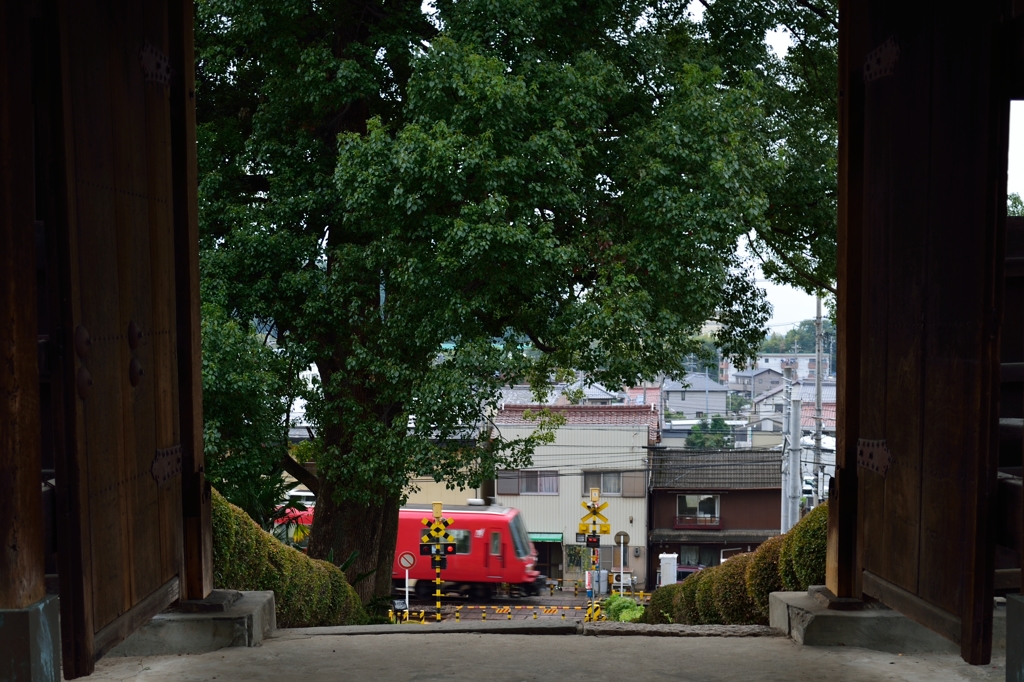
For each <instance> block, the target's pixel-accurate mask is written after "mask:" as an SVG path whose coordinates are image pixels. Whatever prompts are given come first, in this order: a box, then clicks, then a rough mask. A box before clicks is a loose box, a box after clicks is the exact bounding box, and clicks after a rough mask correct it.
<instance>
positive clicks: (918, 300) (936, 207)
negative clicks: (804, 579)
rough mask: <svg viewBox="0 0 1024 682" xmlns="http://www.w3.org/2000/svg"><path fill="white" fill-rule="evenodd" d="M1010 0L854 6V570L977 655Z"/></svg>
mask: <svg viewBox="0 0 1024 682" xmlns="http://www.w3.org/2000/svg"><path fill="white" fill-rule="evenodd" d="M1000 7H1001V5H1000V3H998V2H983V3H977V4H974V5H972V6H971V8H970V10H968V11H963V12H961V11H956V9H955V8H954V6H952V5H948V6H947V5H945V4H943V3H934V2H929V1H926V0H920V1H918V0H901V1H892V0H871V1H870V2H860V3H854V2H848V3H845V5H844V7H843V8H841V15H840V16H841V26H840V31H841V38H840V40H841V44H842V47H841V55H842V56H841V60H842V62H843V67H842V74H841V86H840V90H841V113H840V117H841V121H842V123H841V126H842V131H843V132H842V133H841V134H842V135H843V142H842V143H841V144H843V145H844V148H843V151H842V152H841V168H842V169H843V170H842V171H841V180H840V188H841V189H840V191H841V193H844V198H843V200H841V201H842V202H843V203H841V211H842V212H843V215H842V217H841V225H840V239H841V241H842V242H843V243H842V246H841V252H840V260H841V265H840V273H841V275H840V283H839V285H840V291H841V294H840V296H841V298H842V297H845V300H841V303H840V319H839V326H840V327H844V326H845V327H846V328H845V329H844V330H843V332H844V333H845V339H844V340H841V342H842V343H843V346H842V349H841V352H842V353H844V354H845V358H844V360H841V367H840V369H839V371H840V372H841V373H842V372H844V371H846V372H848V376H846V377H845V381H846V386H845V388H843V387H841V389H842V393H843V394H844V400H845V405H844V407H843V408H842V409H841V413H842V420H843V421H842V424H841V427H840V428H841V430H842V434H841V436H840V444H839V445H840V448H841V449H842V450H843V455H844V457H845V462H842V464H843V466H844V467H845V468H846V469H847V470H849V469H850V468H851V467H854V466H856V473H855V477H853V480H854V481H858V482H859V484H858V485H856V486H855V489H856V491H857V494H858V499H857V500H856V505H855V506H854V507H853V508H854V511H855V514H856V518H857V528H856V530H857V533H858V537H857V542H856V546H857V552H858V553H859V562H858V565H859V569H860V570H859V571H858V573H857V575H855V576H854V577H853V578H851V580H853V581H855V582H859V589H860V590H862V591H863V593H864V594H866V595H869V596H871V597H874V598H876V599H879V600H880V601H882V602H884V603H885V604H887V605H889V606H890V607H892V608H894V609H897V610H899V611H901V612H903V613H904V614H906V615H907V616H909V617H911V618H913V619H914V620H916V621H918V622H919V623H922V624H923V625H925V626H927V627H929V628H931V629H932V630H934V631H936V632H938V633H940V634H942V635H944V636H945V637H947V638H949V639H951V640H953V641H954V642H957V643H959V644H960V646H961V653H962V656H963V658H964V659H965V660H967V661H968V662H971V663H985V662H987V661H988V660H989V657H990V652H991V645H992V602H993V600H992V589H993V588H992V580H993V571H994V567H993V554H992V552H993V549H992V548H993V544H992V537H991V533H990V528H991V521H992V518H991V517H992V511H993V506H994V493H995V478H996V465H997V455H998V391H999V379H998V376H999V374H998V370H999V332H1000V314H1001V305H1002V301H1001V291H1002V286H1001V285H1002V253H1003V248H1004V247H1003V239H1004V237H1003V233H1004V230H1005V206H1006V153H1007V152H1006V139H1007V129H1008V119H1009V104H1008V101H1007V99H1006V96H1005V92H1004V89H1003V85H1002V83H1001V80H1000V70H1001V68H1002V66H1001V63H1002V54H1001V47H1000V46H1001V45H1004V44H1005V41H1004V39H1003V35H1002V30H1003V29H1002V28H1001V26H1003V23H1002V20H1001V17H1000V14H999V10H1000ZM842 478H843V474H842V473H841V474H840V489H839V491H838V493H839V494H838V503H839V505H840V507H842V506H843V502H844V497H845V500H846V502H847V505H846V512H843V514H845V513H847V512H848V510H849V508H850V506H851V505H850V504H849V502H850V498H849V495H850V494H851V490H850V489H849V488H847V489H844V488H843V480H842ZM850 478H851V477H849V476H847V482H848V481H849V480H850ZM842 522H843V519H842V518H840V523H842ZM833 525H835V524H833ZM840 530H841V528H840ZM843 540H846V541H849V540H850V538H849V537H846V538H843ZM840 542H842V540H841V541H840ZM847 546H848V545H847ZM840 555H842V556H845V557H846V559H845V560H846V561H851V560H852V558H853V555H852V554H851V553H850V552H849V551H844V549H843V547H842V546H840V547H839V551H838V552H834V553H833V555H832V560H833V561H835V560H836V557H837V556H840ZM840 572H841V571H840ZM834 576H835V573H834V572H832V571H830V580H832V579H833V578H834ZM840 582H841V581H840ZM842 587H843V586H842V585H841V584H840V588H842ZM840 596H844V595H840ZM849 596H859V595H858V594H856V592H855V593H854V594H852V595H849Z"/></svg>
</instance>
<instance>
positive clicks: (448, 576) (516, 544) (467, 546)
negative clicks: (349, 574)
mask: <svg viewBox="0 0 1024 682" xmlns="http://www.w3.org/2000/svg"><path fill="white" fill-rule="evenodd" d="M431 517H432V512H431V507H430V505H426V504H410V505H406V506H405V507H403V508H402V510H401V511H400V512H399V515H398V543H397V545H396V547H395V563H394V565H393V566H392V572H391V577H392V579H393V581H394V585H395V588H396V589H401V588H403V587H404V585H405V565H408V564H410V563H411V564H412V566H411V567H410V568H409V578H410V582H411V580H412V579H415V580H416V581H417V582H416V586H415V588H414V589H415V591H416V595H417V596H418V597H420V598H426V597H429V596H430V595H431V594H433V592H434V586H433V582H432V580H433V578H434V570H433V569H432V568H431V567H430V557H427V556H420V536H422V535H423V529H424V526H423V519H425V518H431ZM444 517H445V518H451V519H454V522H453V523H452V524H451V526H449V528H448V532H449V533H450V534H451V535H452V537H453V538H454V539H455V545H456V553H455V555H454V556H449V557H448V567H447V568H446V569H445V570H443V571H441V578H442V579H443V580H444V581H445V584H444V586H443V589H444V591H446V592H454V591H459V592H465V593H469V594H470V596H472V597H473V598H474V599H486V598H487V597H489V596H490V595H491V593H492V592H493V591H494V587H495V586H496V585H498V584H500V583H509V585H511V586H513V587H517V588H518V589H519V591H521V592H523V593H525V594H537V593H538V588H539V587H540V586H539V585H538V584H537V578H538V577H539V576H540V573H539V572H538V571H535V570H533V567H534V565H535V564H536V563H537V550H536V549H534V547H533V543H532V542H530V536H529V534H528V533H527V531H526V524H525V523H523V517H522V516H521V515H520V514H519V510H518V509H511V508H509V507H501V506H496V505H492V506H490V507H487V506H482V505H481V506H448V507H445V508H444Z"/></svg>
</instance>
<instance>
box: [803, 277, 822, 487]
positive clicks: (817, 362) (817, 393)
mask: <svg viewBox="0 0 1024 682" xmlns="http://www.w3.org/2000/svg"><path fill="white" fill-rule="evenodd" d="M816 301H817V306H818V311H817V316H816V317H815V320H814V506H815V507H817V506H818V503H819V502H820V501H821V494H820V489H821V477H820V475H819V472H820V471H821V369H822V367H821V296H817V297H816ZM800 470H801V471H803V467H802V466H801V467H800Z"/></svg>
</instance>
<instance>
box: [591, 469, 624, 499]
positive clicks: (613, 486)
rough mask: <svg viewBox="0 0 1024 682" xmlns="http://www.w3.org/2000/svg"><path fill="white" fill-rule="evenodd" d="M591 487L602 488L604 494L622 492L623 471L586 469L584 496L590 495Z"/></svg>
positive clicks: (619, 493) (618, 493)
mask: <svg viewBox="0 0 1024 682" xmlns="http://www.w3.org/2000/svg"><path fill="white" fill-rule="evenodd" d="M591 488H600V489H601V494H602V495H621V494H622V472H620V471H585V472H583V496H584V497H588V496H589V495H590V489H591Z"/></svg>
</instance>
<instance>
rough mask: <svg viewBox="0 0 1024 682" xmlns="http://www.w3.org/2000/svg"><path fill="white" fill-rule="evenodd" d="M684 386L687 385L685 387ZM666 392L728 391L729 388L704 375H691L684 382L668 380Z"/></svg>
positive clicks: (666, 381)
mask: <svg viewBox="0 0 1024 682" xmlns="http://www.w3.org/2000/svg"><path fill="white" fill-rule="evenodd" d="M684 384H686V385H685V386H684ZM664 390H666V391H703V390H708V391H728V390H729V387H728V386H723V385H722V384H720V383H718V382H717V381H715V380H714V379H712V378H710V377H707V376H705V375H703V374H696V373H694V374H690V373H687V375H686V376H685V377H684V378H683V381H676V380H674V379H666V380H665V386H664Z"/></svg>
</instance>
